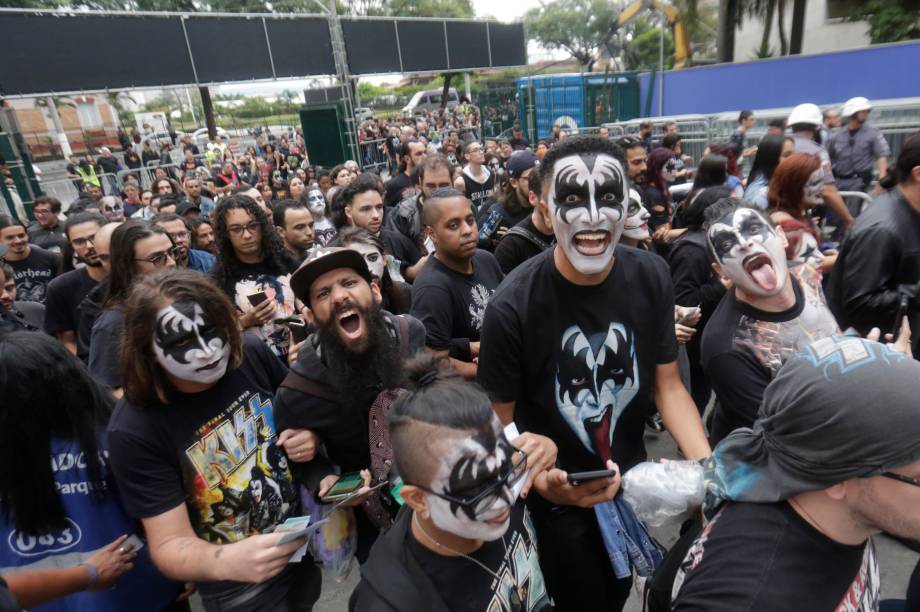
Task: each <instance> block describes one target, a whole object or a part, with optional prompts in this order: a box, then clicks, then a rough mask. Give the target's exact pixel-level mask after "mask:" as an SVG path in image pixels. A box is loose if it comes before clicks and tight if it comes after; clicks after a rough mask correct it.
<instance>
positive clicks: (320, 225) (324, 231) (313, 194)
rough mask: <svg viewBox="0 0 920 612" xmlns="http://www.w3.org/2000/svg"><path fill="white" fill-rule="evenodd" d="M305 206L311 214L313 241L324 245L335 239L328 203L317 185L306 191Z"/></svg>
mask: <svg viewBox="0 0 920 612" xmlns="http://www.w3.org/2000/svg"><path fill="white" fill-rule="evenodd" d="M306 200H307V208H309V209H310V214H311V215H313V241H314V243H315V244H316V245H317V246H326V245H328V244H330V243H331V242H332V241H333V240H335V234H336V230H335V225H334V224H333V223H332V220H331V219H330V218H329V205H328V204H327V203H326V196H324V195H323V192H322V190H321V189H320V188H319V187H315V188H313V189H311V190H310V191H308V192H307V195H306Z"/></svg>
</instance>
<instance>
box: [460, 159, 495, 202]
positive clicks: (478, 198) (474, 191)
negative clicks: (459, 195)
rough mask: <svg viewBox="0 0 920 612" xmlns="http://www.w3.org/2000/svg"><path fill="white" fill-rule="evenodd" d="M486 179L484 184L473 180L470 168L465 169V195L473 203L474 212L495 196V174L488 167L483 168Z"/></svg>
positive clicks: (463, 177) (462, 176)
mask: <svg viewBox="0 0 920 612" xmlns="http://www.w3.org/2000/svg"><path fill="white" fill-rule="evenodd" d="M482 171H483V172H484V173H485V175H486V178H485V180H483V181H482V182H480V181H478V180H476V179H475V178H473V175H472V174H470V172H469V167H467V168H464V169H463V174H461V175H460V177H461V178H462V179H463V193H464V195H466V197H467V198H468V199H469V200H470V202H472V203H473V210H479V209H480V208H482V206H483V205H484V204H485V203H486V202H488V201H489V200H490V199H491V198H492V196H493V195H494V194H495V174H494V173H493V172H491V171H490V170H489V168H488V167H487V166H483V167H482Z"/></svg>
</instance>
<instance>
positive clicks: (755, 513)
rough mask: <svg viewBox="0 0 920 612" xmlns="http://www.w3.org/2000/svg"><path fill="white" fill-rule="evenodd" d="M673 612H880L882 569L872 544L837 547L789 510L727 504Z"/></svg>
mask: <svg viewBox="0 0 920 612" xmlns="http://www.w3.org/2000/svg"><path fill="white" fill-rule="evenodd" d="M672 592H673V593H674V594H675V595H674V597H673V598H672V601H673V604H672V608H671V609H672V610H674V611H675V612H688V611H691V610H706V611H707V612H737V611H738V610H752V611H753V610H756V611H757V612H774V611H775V612H788V611H789V610H835V611H840V612H843V611H845V610H846V611H850V612H870V611H871V610H878V604H879V569H878V561H877V559H876V555H875V547H874V546H873V544H872V541H871V540H869V541H868V542H866V543H864V544H859V545H856V546H852V545H846V544H840V543H838V542H835V541H833V540H831V539H830V538H828V537H827V536H825V535H824V534H822V533H821V532H819V531H818V530H817V529H815V528H814V527H812V526H811V525H810V524H809V523H808V522H807V521H805V520H804V519H803V518H802V517H800V516H799V515H798V513H797V512H796V511H795V510H793V509H792V507H791V506H789V504H787V503H786V502H778V503H775V504H750V503H736V504H728V505H727V506H726V507H725V508H723V509H722V510H721V511H720V512H719V514H717V515H716V517H715V518H714V519H713V520H712V521H711V522H710V523H709V524H708V525H707V526H706V528H705V529H704V530H703V532H702V533H701V534H700V536H699V537H698V538H697V540H696V542H694V544H693V546H691V547H690V550H689V552H688V553H687V556H686V557H685V558H684V562H683V563H682V564H681V567H680V569H679V570H678V572H677V577H676V578H675V580H674V587H673V591H672Z"/></svg>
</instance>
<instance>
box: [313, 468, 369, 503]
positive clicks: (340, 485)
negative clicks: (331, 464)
mask: <svg viewBox="0 0 920 612" xmlns="http://www.w3.org/2000/svg"><path fill="white" fill-rule="evenodd" d="M363 486H364V477H363V476H361V472H349V473H348V474H342V476H341V477H340V478H339V479H338V480H337V481H336V482H335V484H334V485H332V486H331V487H330V488H329V490H328V491H326V494H325V495H323V497H322V498H321V499H322V500H323V501H324V502H332V501H336V500H338V499H342V498H343V497H348V496H349V495H351V494H352V493H354V492H355V491H357V490H358V489H360V488H361V487H363Z"/></svg>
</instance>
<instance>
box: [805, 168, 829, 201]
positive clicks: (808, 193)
mask: <svg viewBox="0 0 920 612" xmlns="http://www.w3.org/2000/svg"><path fill="white" fill-rule="evenodd" d="M823 189H824V170H823V169H822V168H821V167H818V169H817V170H815V171H814V172H812V173H811V176H809V177H808V180H807V181H806V182H805V187H804V188H803V190H802V191H803V193H802V195H803V197H804V199H805V204H807V205H808V206H809V207H811V206H817V205H818V204H822V203H823V202H824V198H823V197H822V196H821V191H822V190H823Z"/></svg>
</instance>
